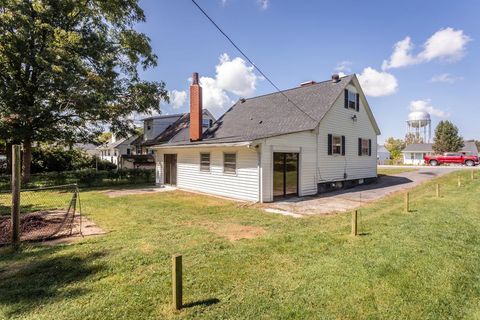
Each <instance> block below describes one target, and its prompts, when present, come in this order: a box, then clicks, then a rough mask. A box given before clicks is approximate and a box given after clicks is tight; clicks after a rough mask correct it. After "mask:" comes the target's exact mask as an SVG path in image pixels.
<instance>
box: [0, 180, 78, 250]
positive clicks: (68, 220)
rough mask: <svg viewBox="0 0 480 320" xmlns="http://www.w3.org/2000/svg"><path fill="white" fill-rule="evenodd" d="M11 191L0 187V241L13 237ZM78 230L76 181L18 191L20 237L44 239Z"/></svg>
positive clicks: (58, 236) (5, 243)
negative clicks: (1, 189) (74, 182)
mask: <svg viewBox="0 0 480 320" xmlns="http://www.w3.org/2000/svg"><path fill="white" fill-rule="evenodd" d="M11 210H12V193H11V192H7V191H0V245H7V244H10V243H11V241H12V221H11V216H10V214H11ZM74 234H81V202H80V193H79V191H78V187H77V185H76V184H69V185H60V186H52V187H42V188H35V189H25V190H21V192H20V240H21V241H45V240H51V239H56V238H61V237H65V236H70V235H74Z"/></svg>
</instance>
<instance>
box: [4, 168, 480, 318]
mask: <svg viewBox="0 0 480 320" xmlns="http://www.w3.org/2000/svg"><path fill="white" fill-rule="evenodd" d="M468 173H469V172H466V171H464V172H461V173H460V174H461V175H462V176H463V177H464V183H463V185H462V187H460V188H458V187H457V186H456V184H457V173H455V174H452V175H450V176H445V177H442V178H440V179H438V180H436V181H434V182H432V183H429V184H424V185H422V186H419V187H417V188H416V189H414V190H412V191H411V199H412V203H411V208H412V210H413V212H411V213H404V212H403V210H402V209H403V196H402V195H397V196H393V197H390V198H387V199H385V200H384V201H381V202H378V203H376V204H373V205H370V206H367V207H365V208H363V209H361V210H360V213H359V217H360V221H359V230H360V232H362V234H363V235H361V236H358V237H352V236H350V235H349V232H350V214H348V213H345V214H339V215H334V216H327V217H309V218H303V219H294V218H291V217H284V216H279V215H274V214H268V213H264V212H262V211H259V210H257V209H255V208H254V207H249V206H246V205H244V204H238V203H233V202H228V201H224V200H218V199H215V198H210V197H205V196H200V195H193V194H188V193H182V192H176V193H159V194H153V195H142V196H128V197H122V198H107V197H106V196H104V195H102V194H101V193H98V192H94V191H90V192H85V193H82V195H81V197H82V200H83V207H84V211H85V212H86V213H88V216H89V217H90V218H91V219H92V220H94V221H96V222H97V223H98V224H99V225H100V226H102V227H104V228H105V229H107V230H108V231H110V232H109V233H108V234H107V235H105V236H101V237H96V238H89V239H84V240H83V241H80V242H77V243H74V244H70V245H60V246H55V247H49V246H24V247H23V248H22V249H23V250H22V251H21V252H19V253H11V252H9V251H8V250H5V249H3V250H0V316H1V317H2V318H6V319H8V318H18V319H20V318H21V319H81V320H85V319H170V318H181V319H293V318H295V319H311V318H322V319H475V318H476V319H479V318H480V273H479V270H480V232H478V230H479V229H480V202H479V201H478V200H477V199H476V198H477V195H478V194H479V192H480V179H478V180H475V181H470V180H468V178H469V174H468ZM436 182H440V183H441V192H442V194H443V196H442V197H441V198H440V199H437V198H435V196H434V194H435V186H434V183H436ZM232 225H244V226H254V227H257V228H263V229H264V230H265V234H263V235H261V236H259V237H257V238H255V239H243V240H239V241H236V242H230V241H229V240H228V239H226V238H224V237H222V236H219V235H217V234H216V232H218V231H219V230H224V229H228V226H232ZM226 226H227V227H226ZM177 252H180V253H182V254H183V255H184V256H183V259H184V293H185V296H184V300H185V303H187V304H189V306H188V307H187V308H185V309H184V310H182V311H180V312H173V311H172V310H171V304H170V300H171V297H170V287H171V282H170V276H171V274H170V270H171V261H170V259H171V255H172V254H173V253H177Z"/></svg>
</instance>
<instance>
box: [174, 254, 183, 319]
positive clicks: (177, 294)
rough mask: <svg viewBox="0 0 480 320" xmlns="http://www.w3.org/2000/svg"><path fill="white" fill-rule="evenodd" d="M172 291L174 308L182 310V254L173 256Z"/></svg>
mask: <svg viewBox="0 0 480 320" xmlns="http://www.w3.org/2000/svg"><path fill="white" fill-rule="evenodd" d="M172 293H173V308H174V309H175V310H180V309H181V308H182V303H183V301H182V295H183V286H182V255H181V254H175V255H173V256H172Z"/></svg>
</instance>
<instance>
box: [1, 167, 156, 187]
mask: <svg viewBox="0 0 480 320" xmlns="http://www.w3.org/2000/svg"><path fill="white" fill-rule="evenodd" d="M71 183H77V184H78V185H79V186H80V187H108V186H115V185H126V184H154V183H155V170H154V169H118V170H108V171H107V170H105V171H95V169H87V170H79V171H65V172H45V173H38V174H33V175H32V177H31V181H30V182H29V183H28V185H23V186H22V188H23V189H25V188H35V187H45V186H55V185H63V184H71ZM8 189H10V176H8V175H0V190H8Z"/></svg>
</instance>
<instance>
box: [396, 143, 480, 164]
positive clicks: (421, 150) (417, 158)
mask: <svg viewBox="0 0 480 320" xmlns="http://www.w3.org/2000/svg"><path fill="white" fill-rule="evenodd" d="M460 153H463V154H466V155H472V156H478V149H477V145H476V144H475V142H474V141H464V146H463V148H462V150H460ZM402 154H403V163H404V164H411V165H424V164H425V161H423V158H424V157H425V156H427V155H433V154H435V152H434V151H433V143H413V144H409V145H408V146H406V147H405V149H403V151H402Z"/></svg>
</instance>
